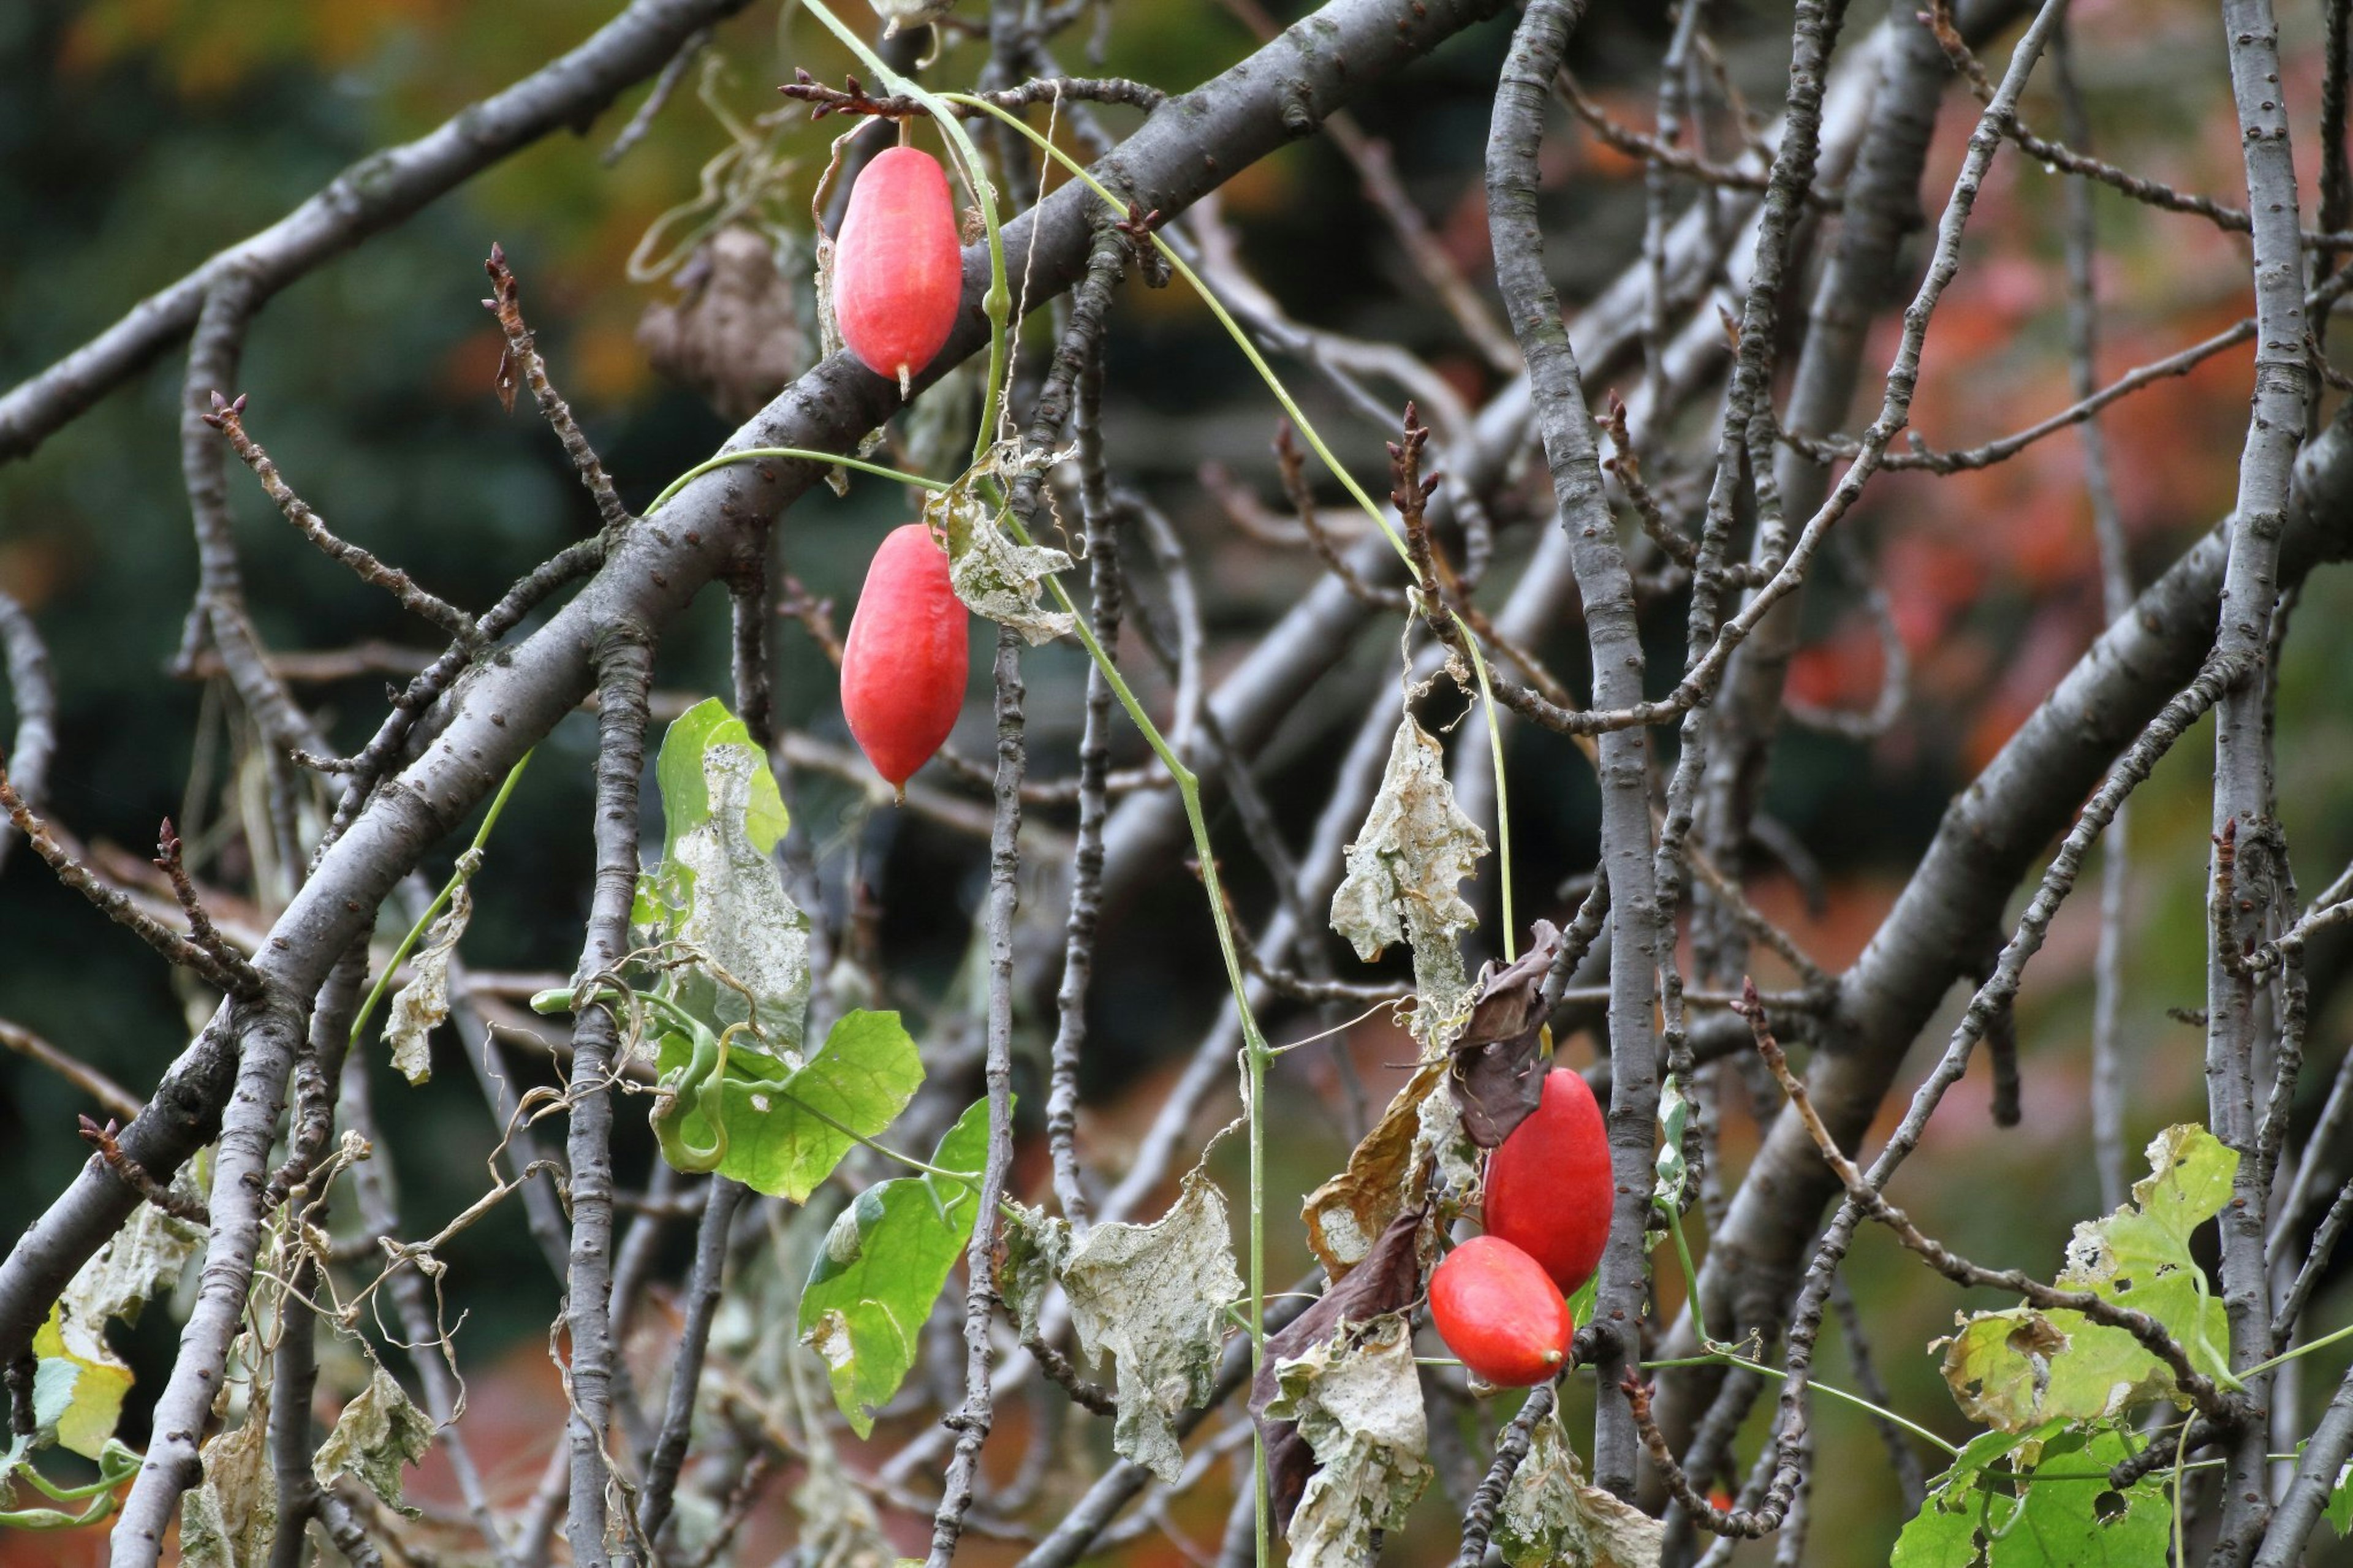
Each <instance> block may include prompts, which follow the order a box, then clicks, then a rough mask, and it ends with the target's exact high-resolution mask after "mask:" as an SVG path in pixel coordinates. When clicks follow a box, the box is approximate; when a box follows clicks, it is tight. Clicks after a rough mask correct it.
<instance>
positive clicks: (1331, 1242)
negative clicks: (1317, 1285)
mask: <svg viewBox="0 0 2353 1568" xmlns="http://www.w3.org/2000/svg"><path fill="white" fill-rule="evenodd" d="M1445 1072H1446V1064H1445V1063H1444V1062H1428V1063H1425V1064H1423V1066H1422V1067H1421V1068H1420V1069H1419V1071H1417V1072H1416V1073H1415V1074H1414V1075H1413V1077H1412V1078H1410V1079H1408V1080H1407V1081H1406V1086H1405V1087H1404V1088H1403V1089H1398V1092H1397V1098H1396V1099H1394V1100H1390V1101H1389V1108H1388V1110H1385V1111H1383V1112H1382V1113H1381V1119H1380V1121H1379V1123H1378V1124H1377V1125H1376V1126H1375V1127H1374V1128H1373V1130H1372V1131H1370V1132H1367V1133H1366V1134H1365V1139H1364V1142H1361V1143H1359V1144H1357V1145H1356V1151H1355V1152H1353V1153H1351V1154H1350V1155H1349V1156H1348V1164H1347V1168H1346V1169H1345V1170H1344V1171H1342V1172H1341V1173H1339V1174H1338V1175H1336V1176H1335V1177H1333V1178H1332V1179H1331V1180H1330V1181H1328V1182H1325V1183H1324V1184H1323V1185H1322V1186H1320V1187H1318V1188H1316V1189H1315V1190H1314V1192H1312V1193H1310V1194H1307V1202H1306V1204H1305V1205H1303V1206H1302V1208H1301V1209H1300V1217H1301V1218H1302V1219H1303V1220H1305V1221H1306V1222H1307V1245H1308V1246H1309V1247H1312V1248H1314V1252H1315V1258H1316V1260H1317V1261H1318V1262H1320V1263H1322V1264H1323V1265H1324V1272H1325V1273H1327V1274H1329V1275H1330V1276H1331V1277H1332V1278H1333V1279H1340V1278H1341V1277H1342V1276H1344V1275H1345V1274H1346V1273H1347V1272H1348V1271H1349V1270H1350V1269H1352V1268H1356V1265H1357V1264H1359V1263H1362V1262H1363V1261H1364V1260H1365V1258H1366V1255H1367V1254H1368V1253H1370V1252H1371V1251H1372V1249H1373V1247H1374V1245H1375V1244H1376V1242H1377V1240H1378V1238H1379V1237H1380V1235H1381V1233H1382V1232H1383V1231H1384V1230H1386V1229H1387V1228H1388V1224H1389V1221H1391V1220H1393V1219H1395V1218H1396V1217H1397V1214H1398V1209H1400V1208H1401V1207H1403V1206H1404V1205H1405V1201H1406V1191H1405V1186H1406V1180H1407V1178H1408V1177H1409V1175H1410V1174H1411V1173H1412V1163H1413V1145H1414V1138H1415V1135H1416V1134H1417V1133H1418V1132H1419V1131H1420V1129H1421V1117H1420V1112H1421V1102H1422V1101H1423V1100H1427V1099H1429V1098H1430V1095H1431V1094H1432V1093H1433V1092H1435V1091H1436V1089H1437V1088H1438V1084H1439V1080H1440V1079H1441V1078H1442V1077H1444V1075H1445Z"/></svg>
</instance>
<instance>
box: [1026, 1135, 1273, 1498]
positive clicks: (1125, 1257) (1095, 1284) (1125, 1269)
mask: <svg viewBox="0 0 2353 1568" xmlns="http://www.w3.org/2000/svg"><path fill="white" fill-rule="evenodd" d="M1062 1289H1064V1290H1065V1291H1066V1292H1067V1293H1068V1294H1069V1296H1070V1299H1071V1326H1072V1327H1074V1328H1076V1329H1077V1330H1078V1332H1079V1344H1080V1346H1081V1347H1082V1349H1083V1350H1084V1351H1085V1352H1086V1353H1087V1355H1088V1356H1090V1357H1091V1358H1092V1359H1093V1360H1094V1361H1096V1362H1097V1363H1101V1361H1102V1360H1103V1355H1104V1353H1105V1352H1110V1353H1111V1354H1113V1356H1115V1357H1116V1358H1117V1361H1118V1377H1117V1382H1116V1384H1115V1386H1114V1390H1113V1392H1114V1394H1116V1396H1117V1398H1118V1400H1119V1418H1118V1420H1117V1422H1116V1423H1115V1424H1114V1426H1113V1433H1112V1447H1113V1448H1115V1449H1116V1450H1118V1452H1119V1453H1120V1454H1121V1455H1122V1456H1123V1457H1124V1458H1130V1459H1134V1461H1135V1462H1136V1463H1137V1464H1139V1465H1142V1466H1143V1467H1144V1468H1146V1469H1148V1470H1150V1471H1151V1472H1152V1473H1153V1474H1154V1475H1155V1476H1158V1477H1159V1478H1160V1479H1162V1480H1163V1481H1166V1482H1168V1483H1169V1484H1171V1485H1174V1484H1175V1482H1176V1478H1177V1476H1178V1475H1179V1474H1180V1473H1181V1472H1182V1471H1183V1470H1184V1468H1185V1451H1184V1449H1183V1447H1181V1446H1180V1445H1179V1444H1178V1442H1177V1440H1176V1426H1175V1425H1174V1422H1175V1418H1176V1415H1177V1414H1178V1413H1179V1412H1181V1411H1185V1410H1187V1409H1190V1408H1192V1407H1193V1406H1195V1405H1200V1404H1203V1403H1205V1402H1206V1401H1207V1400H1208V1397H1209V1394H1210V1391H1211V1390H1212V1388H1213V1387H1214V1386H1215V1385H1216V1383H1217V1375H1218V1352H1219V1347H1220V1346H1221V1345H1222V1344H1223V1343H1224V1342H1225V1332H1226V1324H1227V1318H1226V1309H1227V1307H1228V1306H1229V1304H1231V1303H1232V1301H1233V1300H1234V1299H1235V1298H1236V1297H1238V1296H1240V1294H1241V1293H1242V1280H1241V1276H1240V1273H1238V1272H1237V1271H1236V1270H1235V1268H1234V1248H1233V1236H1232V1230H1231V1226H1230V1225H1229V1222H1228V1219H1227V1215H1226V1200H1225V1197H1224V1194H1220V1193H1219V1191H1218V1189H1217V1186H1216V1184H1214V1183H1212V1182H1211V1181H1210V1180H1209V1178H1208V1176H1207V1175H1206V1174H1205V1173H1203V1172H1202V1171H1201V1170H1200V1169H1199V1168H1198V1166H1197V1167H1196V1168H1195V1169H1194V1170H1192V1171H1191V1172H1189V1173H1187V1175H1186V1177H1185V1187H1184V1191H1183V1192H1182V1193H1181V1194H1178V1196H1177V1199H1176V1204H1175V1205H1174V1206H1173V1207H1171V1208H1170V1209H1169V1211H1168V1212H1167V1213H1166V1215H1162V1216H1161V1217H1160V1218H1159V1219H1158V1220H1156V1221H1155V1222H1154V1223H1153V1224H1151V1225H1120V1224H1111V1225H1099V1226H1095V1227H1094V1228H1093V1229H1092V1230H1091V1231H1089V1232H1087V1234H1086V1237H1085V1238H1084V1239H1082V1240H1081V1241H1080V1242H1079V1243H1078V1244H1077V1245H1076V1246H1075V1247H1071V1252H1070V1256H1069V1258H1067V1259H1066V1260H1065V1261H1064V1263H1063V1265H1062Z"/></svg>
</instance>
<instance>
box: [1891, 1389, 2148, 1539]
mask: <svg viewBox="0 0 2353 1568" xmlns="http://www.w3.org/2000/svg"><path fill="white" fill-rule="evenodd" d="M2132 1452H2133V1449H2132V1446H2131V1444H2130V1443H2129V1442H2127V1441H2126V1438H2125V1436H2123V1435H2122V1434H2121V1433H2119V1432H2117V1431H2116V1430H2115V1429H2114V1428H2112V1427H2108V1426H2101V1427H2098V1428H2097V1429H2094V1430H2092V1431H2083V1430H2067V1429H2064V1428H2063V1427H2061V1426H2058V1425H2057V1424H2055V1423H2054V1424H2052V1425H2049V1426H2042V1427H2040V1428H2037V1429H2036V1431H2035V1432H2034V1434H2032V1435H2031V1436H2030V1435H2026V1434H2011V1433H1988V1434H1985V1435H1984V1436H1980V1437H1978V1439H1977V1440H1975V1441H1973V1442H1971V1443H1970V1444H1969V1445H1968V1447H1965V1448H1964V1449H1962V1450H1961V1457H1960V1458H1958V1459H1957V1460H1956V1461H1955V1462H1954V1464H1953V1468H1951V1469H1949V1470H1947V1471H1946V1472H1945V1474H1943V1475H1942V1476H1939V1477H1937V1478H1936V1482H1935V1484H1934V1485H1933V1486H1932V1487H1931V1488H1930V1489H1929V1492H1928V1496H1927V1499H1926V1500H1925V1501H1924V1502H1923V1503H1922V1504H1921V1507H1920V1512H1919V1514H1918V1515H1917V1516H1916V1517H1915V1518H1914V1519H1913V1521H1911V1523H1909V1524H1907V1525H1905V1527H1904V1532H1903V1534H1902V1535H1900V1536H1899V1537H1897V1539H1896V1542H1895V1551H1894V1555H1893V1557H1892V1558H1891V1559H1890V1568H2103V1565H2109V1568H2139V1565H2141V1564H2146V1563H2163V1562H2164V1561H2165V1555H2166V1552H2165V1548H2166V1539H2167V1535H2168V1529H2169V1526H2170V1523H2171V1521H2172V1512H2171V1504H2170V1502H2169V1501H2168V1499H2167V1496H2166V1490H2165V1482H2164V1479H2163V1478H2162V1477H2161V1476H2153V1477H2148V1478H2146V1479H2142V1480H2141V1481H2139V1482H2137V1484H2135V1485H2134V1486H2133V1487H2132V1488H2131V1489H2129V1490H2127V1491H2121V1492H2120V1491H2117V1490H2116V1489H2113V1488H2111V1487H2110V1486H2108V1485H2107V1479H2106V1478H2107V1472H2108V1471H2109V1470H2110V1469H2111V1468H2114V1467H2115V1466H2116V1465H2117V1464H2119V1463H2121V1462H2123V1461H2124V1460H2125V1459H2126V1458H2129V1457H2131V1454H2132ZM2004 1458H2008V1459H2009V1460H2010V1465H2011V1468H2010V1471H2009V1472H2008V1473H2006V1474H1989V1473H1988V1472H1989V1468H1990V1467H1991V1466H1992V1465H1993V1464H1994V1463H1996V1462H1997V1461H1999V1460H2001V1459H2004Z"/></svg>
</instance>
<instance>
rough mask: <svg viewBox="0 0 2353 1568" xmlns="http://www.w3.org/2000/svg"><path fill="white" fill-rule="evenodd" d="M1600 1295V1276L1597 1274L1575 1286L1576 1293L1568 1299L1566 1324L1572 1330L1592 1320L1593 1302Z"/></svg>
mask: <svg viewBox="0 0 2353 1568" xmlns="http://www.w3.org/2000/svg"><path fill="white" fill-rule="evenodd" d="M1600 1296H1601V1276H1600V1275H1599V1274H1596V1275H1595V1276H1594V1277H1593V1278H1592V1279H1588V1280H1587V1281H1586V1282H1585V1283H1584V1284H1582V1285H1579V1286H1578V1287H1577V1294H1576V1295H1574V1296H1571V1297H1570V1298H1569V1299H1568V1325H1569V1327H1570V1328H1571V1329H1572V1330H1574V1329H1581V1328H1583V1327H1585V1325H1586V1324H1588V1323H1589V1322H1591V1321H1593V1303H1594V1302H1595V1301H1597V1300H1600Z"/></svg>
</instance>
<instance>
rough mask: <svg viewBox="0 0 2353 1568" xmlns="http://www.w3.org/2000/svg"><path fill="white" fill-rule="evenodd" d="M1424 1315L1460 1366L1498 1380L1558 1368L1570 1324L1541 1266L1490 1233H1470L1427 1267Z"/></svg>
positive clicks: (1528, 1377)
mask: <svg viewBox="0 0 2353 1568" xmlns="http://www.w3.org/2000/svg"><path fill="white" fill-rule="evenodd" d="M1430 1321H1431V1323H1433V1324H1435V1325H1436V1326H1437V1329H1438V1337H1439V1338H1440V1339H1441V1340H1444V1341H1445V1342H1446V1348H1447V1349H1448V1350H1451V1351H1452V1352H1454V1353H1455V1354H1456V1355H1458V1356H1460V1357H1461V1358H1462V1364H1463V1365H1464V1366H1467V1367H1469V1368H1470V1369H1471V1370H1472V1372H1475V1373H1478V1374H1479V1375H1480V1376H1481V1377H1483V1378H1485V1379H1486V1380H1487V1381H1488V1382H1489V1383H1492V1384H1497V1385H1499V1386H1501V1387H1504V1388H1525V1387H1527V1386H1528V1385H1529V1384H1537V1383H1543V1382H1545V1381H1546V1379H1548V1378H1550V1377H1551V1376H1553V1374H1554V1373H1557V1372H1559V1371H1560V1369H1561V1368H1562V1367H1563V1366H1565V1365H1567V1363H1568V1342H1569V1336H1570V1335H1571V1334H1572V1333H1574V1332H1575V1329H1574V1328H1573V1326H1572V1325H1571V1324H1570V1322H1569V1321H1568V1303H1567V1302H1566V1301H1564V1300H1561V1298H1560V1292H1559V1291H1558V1290H1556V1289H1553V1283H1552V1277H1551V1276H1550V1275H1548V1274H1546V1272H1545V1271H1544V1266H1543V1265H1541V1264H1539V1263H1538V1262H1537V1261H1536V1260H1535V1258H1530V1257H1529V1256H1528V1255H1527V1254H1526V1253H1525V1252H1522V1251H1521V1250H1520V1249H1519V1248H1518V1247H1514V1246H1513V1245H1512V1244H1511V1243H1510V1242H1508V1241H1501V1240H1498V1239H1497V1238H1495V1237H1492V1236H1474V1237H1472V1238H1471V1239H1470V1240H1468V1241H1466V1242H1464V1243H1463V1244H1462V1245H1461V1246H1460V1247H1456V1248H1455V1249H1454V1250H1453V1251H1451V1252H1450V1253H1448V1254H1447V1255H1446V1257H1445V1259H1444V1260H1443V1261H1442V1262H1440V1264H1439V1266H1438V1268H1436V1269H1435V1270H1433V1271H1432V1272H1431V1274H1430Z"/></svg>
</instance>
